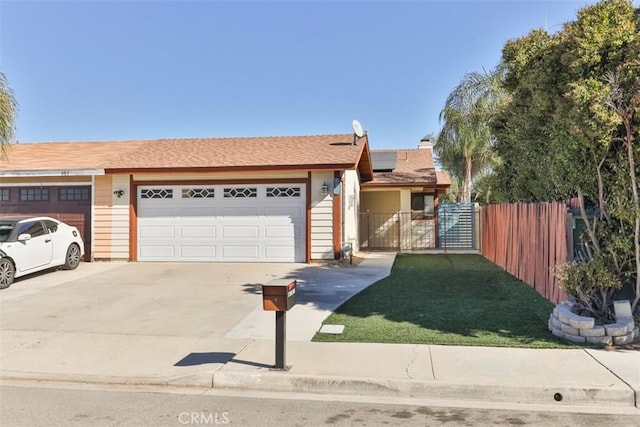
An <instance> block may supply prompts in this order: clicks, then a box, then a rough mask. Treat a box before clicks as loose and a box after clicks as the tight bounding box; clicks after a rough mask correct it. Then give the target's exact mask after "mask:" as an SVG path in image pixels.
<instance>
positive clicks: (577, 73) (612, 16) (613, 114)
mask: <svg viewBox="0 0 640 427" xmlns="http://www.w3.org/2000/svg"><path fill="white" fill-rule="evenodd" d="M503 64H504V65H505V67H506V70H507V72H506V77H505V80H504V87H505V89H506V90H507V92H508V93H509V94H510V98H509V101H508V103H506V105H505V106H504V108H503V110H502V111H501V112H500V114H499V115H498V118H497V119H496V120H495V121H494V122H493V124H494V130H495V133H496V137H497V142H496V144H495V149H496V151H497V153H498V154H499V155H500V157H501V159H502V160H503V161H502V163H501V164H500V165H499V166H498V167H497V168H496V181H497V185H498V186H499V187H500V190H501V191H502V192H503V193H504V194H505V195H507V198H508V199H510V200H518V201H537V200H561V199H566V198H568V197H573V196H577V197H578V199H579V200H580V202H581V203H580V204H581V208H582V212H583V218H584V220H585V222H586V223H587V227H586V229H587V236H588V239H587V243H588V244H587V245H586V246H585V248H586V250H587V252H588V257H589V258H590V259H592V260H595V261H594V262H597V263H598V264H599V265H605V266H607V268H608V269H609V271H610V272H611V273H612V274H613V275H616V276H617V277H619V278H621V279H623V280H627V279H631V280H633V281H635V286H634V288H635V298H634V300H633V308H634V309H636V308H637V307H638V302H639V300H640V203H639V197H638V183H637V177H638V172H639V170H638V163H639V160H640V159H639V158H640V147H639V144H638V129H639V125H640V111H639V105H640V93H639V90H640V11H639V10H638V9H635V8H634V6H633V3H632V2H631V1H628V0H604V1H602V2H600V3H598V4H595V5H592V6H588V7H585V8H583V9H582V10H580V11H579V12H578V15H577V19H576V20H575V21H572V22H569V23H567V24H565V25H564V27H563V29H562V30H561V31H559V32H558V33H556V34H552V35H550V34H548V33H546V32H545V31H543V30H536V31H533V32H531V33H530V34H528V35H527V36H525V37H522V38H520V39H517V40H513V41H510V42H508V43H507V44H506V45H505V47H504V49H503ZM588 205H591V206H592V207H593V208H594V209H595V212H596V215H595V217H594V218H588V217H587V215H586V214H585V207H586V206H588ZM610 292H611V290H607V291H606V292H604V293H602V294H601V295H600V296H598V298H600V300H601V301H600V302H599V304H600V305H602V306H606V304H601V303H602V302H603V301H604V302H606V300H607V298H608V296H610V295H609V294H610ZM607 293H609V294H607Z"/></svg>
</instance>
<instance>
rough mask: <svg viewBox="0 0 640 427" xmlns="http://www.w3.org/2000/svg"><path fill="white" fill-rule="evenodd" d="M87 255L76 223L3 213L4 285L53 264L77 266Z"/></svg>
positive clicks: (0, 260)
mask: <svg viewBox="0 0 640 427" xmlns="http://www.w3.org/2000/svg"><path fill="white" fill-rule="evenodd" d="M83 255H84V243H83V242H82V237H80V232H79V231H78V229H77V228H76V227H73V226H71V225H68V224H65V223H64V222H61V221H58V220H57V219H53V218H49V217H43V216H38V217H0V289H4V288H8V287H9V286H10V285H11V283H13V279H14V278H16V277H20V276H24V275H25V274H30V273H35V272H36V271H40V270H46V269H47V268H51V267H58V266H62V268H64V269H65V270H73V269H74V268H76V267H77V266H78V264H80V258H82V256H83Z"/></svg>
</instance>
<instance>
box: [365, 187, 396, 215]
mask: <svg viewBox="0 0 640 427" xmlns="http://www.w3.org/2000/svg"><path fill="white" fill-rule="evenodd" d="M400 208H401V203H400V190H399V189H394V190H381V191H369V190H368V191H362V192H360V212H363V213H365V212H371V213H394V212H398V211H399V210H400Z"/></svg>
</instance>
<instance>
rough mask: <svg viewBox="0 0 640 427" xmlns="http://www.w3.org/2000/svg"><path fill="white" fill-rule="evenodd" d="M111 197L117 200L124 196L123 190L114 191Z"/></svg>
mask: <svg viewBox="0 0 640 427" xmlns="http://www.w3.org/2000/svg"><path fill="white" fill-rule="evenodd" d="M113 195H114V196H116V197H117V198H118V199H119V198H120V197H122V196H124V190H116V191H114V192H113Z"/></svg>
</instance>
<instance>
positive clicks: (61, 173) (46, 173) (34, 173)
mask: <svg viewBox="0 0 640 427" xmlns="http://www.w3.org/2000/svg"><path fill="white" fill-rule="evenodd" d="M104 174H105V170H104V169H25V170H6V171H0V177H3V178H22V177H68V176H98V175H104Z"/></svg>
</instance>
